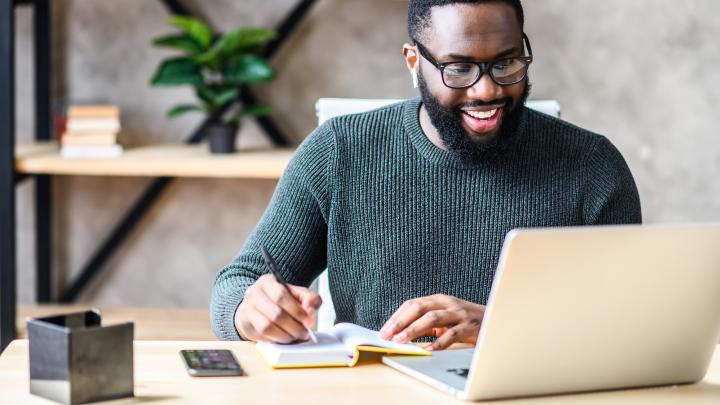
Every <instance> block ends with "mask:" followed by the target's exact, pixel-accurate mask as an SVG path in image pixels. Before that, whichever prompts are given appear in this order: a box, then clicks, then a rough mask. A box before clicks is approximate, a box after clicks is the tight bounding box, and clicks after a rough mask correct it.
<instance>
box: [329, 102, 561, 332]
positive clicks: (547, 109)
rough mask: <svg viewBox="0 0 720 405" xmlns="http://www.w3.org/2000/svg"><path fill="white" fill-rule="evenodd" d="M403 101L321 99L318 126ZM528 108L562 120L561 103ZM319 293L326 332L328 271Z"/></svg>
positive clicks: (534, 104) (332, 314) (332, 317)
mask: <svg viewBox="0 0 720 405" xmlns="http://www.w3.org/2000/svg"><path fill="white" fill-rule="evenodd" d="M399 101H402V100H396V99H361V98H321V99H318V101H317V102H316V103H315V113H316V114H317V117H318V125H322V124H323V123H324V122H325V121H327V120H329V119H330V118H333V117H337V116H340V115H347V114H355V113H361V112H365V111H370V110H374V109H376V108H380V107H384V106H386V105H389V104H393V103H396V102H399ZM526 105H527V107H528V108H532V109H533V110H536V111H539V112H541V113H544V114H547V115H551V116H553V117H557V118H560V103H558V102H557V101H556V100H528V101H527V103H526ZM316 287H317V291H318V292H319V293H320V296H321V297H322V299H323V305H322V307H320V311H319V312H318V317H317V329H318V330H325V329H327V328H329V327H331V326H333V324H334V323H335V308H334V307H333V304H332V297H331V296H330V287H329V280H328V275H327V270H325V271H323V272H322V274H320V276H319V277H318V279H317V283H316Z"/></svg>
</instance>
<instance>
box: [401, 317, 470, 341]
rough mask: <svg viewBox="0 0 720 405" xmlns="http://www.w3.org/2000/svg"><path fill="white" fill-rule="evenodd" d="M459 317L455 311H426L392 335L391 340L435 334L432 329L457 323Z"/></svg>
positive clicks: (405, 339) (409, 339)
mask: <svg viewBox="0 0 720 405" xmlns="http://www.w3.org/2000/svg"><path fill="white" fill-rule="evenodd" d="M461 320H462V319H461V317H460V315H459V314H458V312H456V311H448V310H433V311H429V312H426V313H425V314H424V315H423V316H421V317H420V318H418V319H417V320H416V321H414V322H413V323H411V324H410V325H408V326H407V327H406V328H405V329H403V330H401V331H400V332H398V333H397V334H395V336H393V338H392V340H393V342H397V343H407V342H409V341H411V340H415V339H417V338H420V337H425V336H433V337H434V336H436V335H435V332H434V330H433V329H435V328H445V327H452V326H455V325H457V324H458V323H459V322H460V321H461Z"/></svg>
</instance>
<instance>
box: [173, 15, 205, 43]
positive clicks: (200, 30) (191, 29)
mask: <svg viewBox="0 0 720 405" xmlns="http://www.w3.org/2000/svg"><path fill="white" fill-rule="evenodd" d="M169 22H170V24H172V25H174V26H176V27H179V28H182V29H183V30H185V32H187V34H188V35H189V36H190V37H191V38H192V39H193V40H195V42H197V43H198V45H200V48H201V49H202V50H203V51H204V50H207V49H208V48H210V44H211V43H212V39H213V33H212V30H211V29H210V27H209V26H208V25H207V24H205V23H204V22H202V21H200V20H198V19H197V18H193V17H188V16H184V15H174V16H172V17H170V20H169Z"/></svg>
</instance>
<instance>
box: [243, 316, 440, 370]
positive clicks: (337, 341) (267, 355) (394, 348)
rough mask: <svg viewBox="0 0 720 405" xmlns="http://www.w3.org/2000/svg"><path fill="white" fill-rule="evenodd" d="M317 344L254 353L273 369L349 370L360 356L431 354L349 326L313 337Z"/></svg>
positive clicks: (264, 346) (260, 347)
mask: <svg viewBox="0 0 720 405" xmlns="http://www.w3.org/2000/svg"><path fill="white" fill-rule="evenodd" d="M315 336H316V337H317V339H318V342H317V343H313V342H310V341H308V342H302V343H294V344H288V345H282V344H273V343H265V342H260V343H257V344H256V345H255V349H256V350H257V351H258V352H259V353H260V355H261V356H262V357H263V358H264V359H265V360H266V361H267V362H268V364H270V366H271V367H272V368H308V367H352V366H354V365H355V364H356V363H357V361H358V359H359V358H360V352H363V351H368V352H379V353H387V354H407V355H416V356H428V355H430V354H431V353H430V352H428V351H427V350H425V349H423V348H421V347H419V346H416V345H414V344H411V343H407V344H401V343H395V342H391V341H388V340H385V339H382V338H381V337H380V336H379V334H378V332H376V331H373V330H370V329H367V328H363V327H362V326H358V325H355V324H351V323H339V324H337V325H335V326H333V327H332V328H330V329H328V330H327V331H325V332H318V333H316V334H315Z"/></svg>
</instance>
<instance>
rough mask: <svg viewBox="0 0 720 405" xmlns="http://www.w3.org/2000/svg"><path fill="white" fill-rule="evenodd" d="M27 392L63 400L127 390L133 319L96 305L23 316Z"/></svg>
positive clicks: (117, 395) (68, 401)
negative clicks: (103, 317)
mask: <svg viewBox="0 0 720 405" xmlns="http://www.w3.org/2000/svg"><path fill="white" fill-rule="evenodd" d="M27 331H28V339H29V341H30V393H31V394H34V395H39V396H41V397H44V398H47V399H50V400H53V401H56V402H60V403H63V404H68V405H70V404H82V403H87V402H95V401H104V400H109V399H116V398H124V397H131V396H133V393H134V392H133V323H132V322H127V323H123V324H119V325H111V326H105V327H103V326H101V325H100V311H98V310H92V311H86V312H78V313H73V314H67V315H58V316H50V317H46V318H36V319H33V318H28V320H27Z"/></svg>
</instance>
